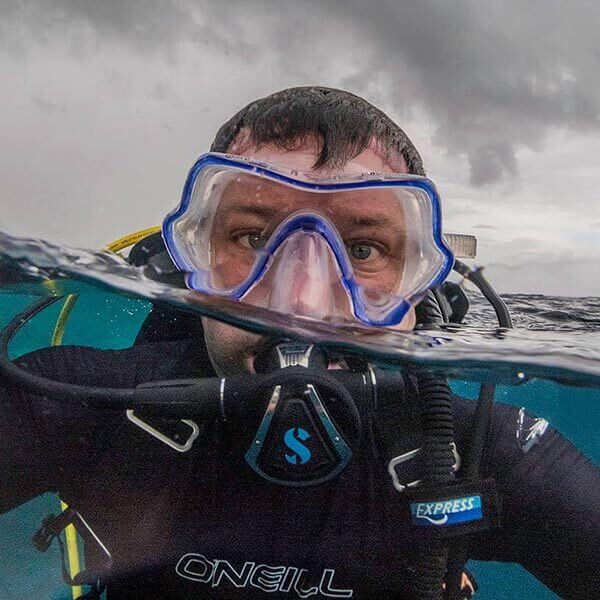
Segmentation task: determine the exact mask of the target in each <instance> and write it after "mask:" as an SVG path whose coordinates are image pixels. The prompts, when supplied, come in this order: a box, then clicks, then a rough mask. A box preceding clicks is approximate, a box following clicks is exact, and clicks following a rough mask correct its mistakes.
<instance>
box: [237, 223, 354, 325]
mask: <svg viewBox="0 0 600 600" xmlns="http://www.w3.org/2000/svg"><path fill="white" fill-rule="evenodd" d="M266 269H267V271H266V273H265V275H264V276H263V277H262V278H261V279H260V281H259V282H258V283H257V284H256V285H255V286H253V287H252V288H251V289H250V290H249V291H248V292H247V293H246V294H245V295H244V296H243V297H242V300H243V301H244V302H248V303H249V304H253V305H255V306H261V307H263V308H268V309H271V310H276V311H279V312H283V313H285V314H289V315H296V316H301V317H308V318H313V319H318V320H319V321H332V320H334V321H335V322H339V321H340V316H343V317H345V319H344V320H347V321H348V322H354V321H355V318H354V316H353V312H352V304H351V300H350V295H349V293H348V292H347V290H346V289H345V288H344V285H343V283H342V278H341V276H340V268H339V266H338V263H337V261H336V258H335V256H334V255H333V251H332V249H331V247H330V246H329V244H328V243H327V242H326V241H325V239H324V238H323V237H322V236H321V235H319V234H318V233H315V232H311V231H297V232H295V233H293V234H292V235H291V236H290V237H289V238H288V239H287V240H285V242H283V243H282V244H281V246H280V247H279V248H278V249H277V251H276V252H275V254H274V255H273V257H272V259H271V260H270V262H269V264H268V266H267V267H266Z"/></svg>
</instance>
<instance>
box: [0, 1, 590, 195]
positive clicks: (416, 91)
mask: <svg viewBox="0 0 600 600" xmlns="http://www.w3.org/2000/svg"><path fill="white" fill-rule="evenodd" d="M0 20H1V22H2V25H0V28H1V29H0V31H2V33H3V34H4V35H3V36H2V37H3V39H4V40H5V41H4V43H5V44H10V46H11V48H10V49H11V51H12V52H13V53H14V52H18V51H21V52H24V53H26V52H27V51H28V47H29V45H30V42H31V41H33V40H32V39H30V38H33V37H34V36H35V40H36V41H37V42H39V43H42V44H43V43H45V41H47V40H51V39H52V38H54V37H55V36H57V35H58V36H65V35H66V36H69V35H70V36H72V37H73V38H74V39H75V40H79V43H83V42H82V41H81V40H82V36H83V37H85V36H86V35H92V36H95V40H96V42H97V43H104V42H106V43H118V44H124V45H127V46H129V47H130V48H131V49H132V50H133V51H135V52H139V53H150V52H158V53H161V52H162V53H166V54H167V55H168V56H169V57H170V59H171V60H176V54H177V47H178V45H179V44H180V43H182V42H186V43H193V44H198V45H199V46H202V45H204V46H206V45H208V46H210V47H211V48H214V49H216V50H217V51H220V52H223V53H226V54H227V53H237V54H239V56H240V57H241V59H242V60H246V61H247V62H248V64H249V65H251V66H252V67H253V68H256V67H257V66H259V65H260V62H261V59H262V58H264V56H265V55H266V54H269V55H270V56H275V57H277V60H278V61H279V68H280V69H282V70H284V71H285V72H286V73H287V74H288V75H293V74H297V75H298V79H299V80H303V81H306V80H307V79H309V80H310V78H311V69H312V71H313V72H314V63H312V64H311V61H306V60H305V54H306V50H307V46H309V45H311V44H312V43H313V42H314V41H315V40H320V41H323V40H325V41H326V43H327V45H328V49H329V52H330V53H331V54H330V55H332V56H333V55H336V54H343V53H344V52H347V51H348V49H349V44H352V46H353V47H354V48H355V47H356V46H357V45H358V46H360V45H361V44H362V45H364V53H363V60H362V61H361V63H360V64H357V65H356V66H355V69H354V72H352V73H350V74H348V73H345V74H343V75H340V78H339V85H340V86H342V87H347V88H350V89H353V90H365V91H366V92H368V95H369V98H370V99H373V100H375V101H376V102H377V103H379V104H381V105H382V106H384V107H385V108H386V109H388V110H389V109H390V108H393V110H394V113H395V114H405V115H406V114H411V111H414V110H420V111H424V113H425V114H426V115H427V116H428V118H429V119H430V120H431V122H432V123H433V124H434V132H435V134H434V135H435V137H434V139H435V141H436V143H438V144H440V145H442V146H443V147H445V148H446V149H447V151H448V153H449V154H452V155H458V156H463V157H465V158H466V160H467V164H468V165H469V168H470V179H471V183H472V184H473V185H475V186H483V185H488V184H493V183H495V182H499V181H501V180H503V179H507V178H511V177H518V176H519V163H518V157H517V153H518V151H519V150H520V149H521V148H530V149H533V150H540V149H541V148H543V147H544V142H545V140H546V137H547V135H548V133H549V132H551V131H552V130H555V129H557V128H562V129H566V130H567V131H572V132H575V133H582V132H591V133H597V132H598V130H599V129H600V117H599V115H600V86H598V84H597V71H598V65H599V64H600V60H599V59H600V46H598V44H597V28H598V25H599V23H600V4H599V3H597V2H593V1H585V0H572V1H571V2H569V3H565V2H562V1H560V0H533V1H530V2H527V3H523V2H518V1H516V0H512V1H505V2H502V3H499V2H485V3H482V2H481V1H480V0H462V1H460V0H458V1H454V2H440V1H436V0H420V1H419V2H398V1H397V0H387V1H373V2H364V0H344V1H341V0H339V1H331V0H330V1H327V0H318V1H317V0H304V1H302V2H292V1H288V0H280V2H278V3H277V4H276V5H275V4H274V3H272V2H269V1H267V0H258V1H257V0H251V1H248V0H243V1H242V0H228V1H227V2H216V1H213V2H192V1H188V2H186V1H185V0H178V1H175V0H170V1H169V0H165V1H159V0H129V1H118V0H110V1H109V0H102V1H97V0H93V1H91V0H90V1H79V2H75V1H68V0H54V1H52V0H35V1H34V0H31V1H29V2H27V1H20V2H16V1H12V2H11V1H9V2H6V1H5V2H3V3H2V4H0ZM347 31H352V32H354V35H353V36H351V37H350V38H348V36H347V35H344V32H347ZM77 48H78V45H77V43H75V44H74V50H73V51H74V52H75V53H76V52H77V51H78V50H77ZM328 59H329V56H328V55H327V54H324V55H323V56H322V61H324V62H327V60H328ZM312 60H314V57H312ZM312 79H313V80H314V75H313V77H312ZM371 87H372V89H371ZM159 93H163V94H164V93H165V91H164V90H163V91H159Z"/></svg>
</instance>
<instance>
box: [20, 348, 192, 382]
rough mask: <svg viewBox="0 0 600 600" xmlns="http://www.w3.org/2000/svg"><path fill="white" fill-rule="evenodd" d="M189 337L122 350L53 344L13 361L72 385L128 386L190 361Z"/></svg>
mask: <svg viewBox="0 0 600 600" xmlns="http://www.w3.org/2000/svg"><path fill="white" fill-rule="evenodd" d="M190 346H191V341H190V340H178V341H170V342H148V343H144V344H136V345H133V346H130V347H127V348H121V349H100V348H93V347H90V346H68V345H66V346H52V347H46V348H41V349H39V350H35V351H33V352H30V353H28V354H24V355H23V356H20V357H19V358H18V359H17V360H16V361H15V362H16V364H17V365H18V366H19V367H20V368H22V369H25V370H27V371H28V372H30V373H33V374H35V375H39V376H41V377H49V378H52V379H54V380H58V381H62V382H64V383H72V384H75V385H98V386H106V387H131V386H134V385H136V384H137V383H139V382H141V381H150V380H153V379H163V378H168V377H170V376H171V374H176V371H177V370H178V368H181V367H183V366H185V365H186V364H187V363H188V362H189V361H190Z"/></svg>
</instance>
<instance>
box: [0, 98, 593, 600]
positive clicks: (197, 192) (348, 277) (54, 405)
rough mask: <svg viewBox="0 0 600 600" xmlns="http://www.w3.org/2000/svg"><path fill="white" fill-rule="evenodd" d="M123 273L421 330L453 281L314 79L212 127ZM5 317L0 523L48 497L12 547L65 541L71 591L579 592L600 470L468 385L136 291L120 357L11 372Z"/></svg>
mask: <svg viewBox="0 0 600 600" xmlns="http://www.w3.org/2000/svg"><path fill="white" fill-rule="evenodd" d="M129 260H130V262H131V263H132V264H134V265H138V266H140V267H141V268H144V269H145V271H146V273H147V274H148V275H149V276H152V277H155V278H158V279H161V280H166V281H170V282H172V283H173V284H174V285H185V286H187V287H188V288H190V289H192V290H197V291H199V292H202V293H204V294H208V295H212V296H216V297H222V298H229V299H234V300H239V301H241V302H243V303H246V304H247V305H248V304H249V305H254V306H258V307H263V308H266V309H271V310H275V311H278V312H280V313H283V314H286V315H289V316H290V319H295V318H304V319H310V320H312V321H314V322H327V323H330V324H344V325H352V324H356V325H357V326H360V327H363V328H368V327H372V326H378V327H387V328H390V329H397V330H405V331H407V330H412V329H413V328H415V327H419V326H421V325H428V324H435V323H439V322H442V321H443V317H444V315H445V314H447V313H448V310H447V308H448V307H447V306H442V304H444V302H443V301H442V299H441V296H440V293H439V290H440V289H441V286H442V284H443V283H444V281H445V279H446V278H447V276H448V274H449V273H450V271H451V269H452V268H453V266H454V267H456V265H457V264H459V266H460V263H458V261H455V259H454V257H453V254H452V252H451V250H450V248H449V246H448V245H447V242H446V240H445V238H444V236H443V235H442V229H441V208H440V201H439V197H438V193H437V191H436V188H435V186H434V185H433V183H432V182H431V181H430V180H429V179H427V178H426V177H425V172H424V169H423V165H422V161H421V158H420V156H419V153H418V152H417V150H416V148H415V147H414V145H413V144H412V143H411V141H410V140H409V139H408V137H407V136H406V134H405V133H404V132H403V131H402V130H401V129H400V128H399V127H398V126H397V125H396V124H395V123H394V122H393V121H391V120H390V119H389V117H387V116H386V115H385V114H384V113H383V112H381V111H380V110H378V109H377V108H375V107H374V106H372V105H371V104H369V103H368V102H366V101H365V100H363V99H362V98H359V97H357V96H355V95H353V94H350V93H347V92H344V91H340V90H335V89H330V88H324V87H302V88H293V89H288V90H283V91H281V92H277V93H275V94H272V95H271V96H268V97H266V98H262V99H259V100H256V101H254V102H252V103H250V104H249V105H248V106H246V107H245V108H243V109H242V110H240V111H239V112H238V113H237V114H236V115H235V116H234V117H233V118H232V119H231V120H229V121H228V122H227V123H225V124H224V125H223V126H222V127H221V128H220V130H219V131H218V133H217V135H216V138H215V140H214V142H213V144H212V147H211V149H210V152H209V153H207V154H204V155H202V156H201V157H200V158H199V159H198V161H197V162H196V163H195V164H194V165H193V167H192V169H191V170H190V172H189V175H188V178H187V181H186V183H185V186H184V190H183V195H182V199H181V202H180V204H179V205H178V207H177V208H176V209H175V210H174V211H173V212H171V213H170V214H169V215H168V216H167V217H166V219H165V221H164V224H163V227H162V233H161V234H155V235H152V236H150V237H148V238H146V239H144V240H142V241H141V242H139V243H138V244H137V245H136V246H135V247H134V248H133V249H132V251H131V252H130V255H129ZM46 305H47V301H46ZM41 308H43V303H42V304H41V305H40V306H39V307H38V309H40V310H41ZM36 310H37V309H36ZM240 310H243V308H240ZM34 312H35V311H34ZM32 314H33V313H32V312H31V311H30V312H29V313H28V315H26V316H28V317H30V316H31V315H32ZM25 320H26V319H25V318H24V317H23V316H21V317H20V318H18V319H16V321H15V322H14V323H11V324H10V325H9V326H8V327H7V331H6V332H5V333H4V334H3V337H2V343H1V348H0V350H1V354H2V356H1V357H0V362H1V364H0V367H1V369H0V373H1V375H0V376H1V377H2V379H0V383H1V384H2V386H3V387H1V388H0V401H1V409H0V440H1V446H0V449H1V452H0V465H1V472H2V473H3V480H2V487H1V492H0V510H2V511H8V510H11V509H12V508H14V507H16V506H18V505H20V504H22V503H24V502H26V501H28V500H29V499H31V498H34V497H35V496H37V495H39V494H41V493H44V492H47V491H53V492H58V493H59V495H60V497H61V499H62V500H63V501H64V502H65V503H66V505H67V508H65V510H64V511H63V512H62V513H60V514H58V515H51V516H49V517H48V518H47V519H46V520H45V521H44V523H43V524H42V526H41V527H40V529H39V530H38V531H37V533H36V534H35V536H34V543H35V545H36V546H37V547H38V548H39V549H41V550H44V549H47V548H48V546H49V545H50V544H51V543H53V542H54V543H56V542H60V540H61V534H62V532H63V531H64V529H65V527H66V526H67V525H69V524H73V525H74V526H75V527H76V529H77V531H78V533H79V534H80V535H81V536H82V538H83V539H84V541H85V568H84V570H83V571H82V572H81V573H79V574H77V575H76V576H71V574H70V573H69V572H68V569H67V568H66V566H64V565H63V572H64V577H65V580H67V581H68V582H69V583H70V584H72V585H84V586H86V587H85V592H84V594H85V595H84V596H82V597H85V598H99V597H100V595H101V594H102V593H106V594H107V598H108V599H109V600H115V599H121V598H130V597H136V596H140V597H143V598H146V599H150V598H263V597H264V598H267V597H272V598H312V597H314V598H378V599H384V598H410V599H419V598H423V599H438V598H439V599H441V598H452V599H458V598H471V597H472V596H473V595H474V594H475V590H476V584H475V582H474V580H473V578H472V577H471V576H470V575H469V573H468V572H467V571H466V570H465V564H466V562H467V560H468V559H478V560H493V561H504V562H514V563H519V564H521V565H522V566H524V567H525V568H526V569H527V570H528V571H530V572H531V573H532V574H533V575H535V576H536V577H537V578H538V579H539V580H541V581H542V582H543V583H545V584H546V585H547V586H548V587H550V588H551V589H552V590H554V591H555V592H556V593H557V594H559V595H560V596H561V597H564V598H593V597H598V593H599V590H600V579H599V578H598V568H597V567H598V556H599V554H600V545H599V540H600V474H599V470H598V469H597V468H596V467H595V466H594V465H593V464H592V463H591V462H590V461H588V460H587V459H586V458H585V457H583V456H582V455H581V454H580V453H579V451H578V450H577V449H576V448H575V447H574V446H573V445H572V444H571V443H570V442H569V441H567V440H566V439H565V438H564V437H562V436H561V434H560V433H558V432H557V431H556V430H555V429H553V428H552V427H551V426H550V425H549V424H548V423H547V422H546V421H545V420H543V419H539V418H536V417H534V416H532V415H530V414H528V413H527V412H525V411H523V410H519V409H518V408H516V407H513V406H508V405H503V404H494V405H493V406H492V404H491V400H492V399H493V388H492V387H491V386H490V385H487V384H484V385H482V388H481V394H480V399H479V401H477V402H473V401H469V400H466V399H463V398H460V397H457V396H455V395H453V394H452V393H451V392H450V390H449V388H448V385H447V382H446V381H445V380H444V379H442V378H441V377H440V376H439V375H436V374H434V373H430V372H428V371H427V370H426V369H424V368H420V367H418V366H417V365H414V364H413V365H406V366H405V367H403V368H398V369H396V370H391V369H389V368H388V369H385V370H384V369H378V368H375V367H374V366H373V365H372V364H369V363H368V362H367V361H366V360H365V359H364V358H363V357H361V356H360V355H357V354H352V353H350V352H348V351H346V350H345V349H344V348H342V347H340V348H337V349H336V350H335V351H333V350H331V349H330V348H328V349H327V350H325V349H323V348H321V347H319V345H318V344H311V343H308V342H302V341H300V340H297V339H289V338H288V339H277V338H273V337H272V336H269V335H266V334H261V333H256V332H248V331H245V330H242V329H240V328H237V327H235V326H234V325H233V324H231V323H224V322H221V321H218V320H215V319H213V318H209V317H206V316H203V317H202V318H201V320H200V319H198V318H197V317H195V316H193V315H191V314H189V313H185V312H182V311H180V310H178V309H175V308H173V307H172V306H170V307H169V306H166V305H161V304H160V303H158V302H157V303H156V304H154V306H153V309H152V312H151V313H150V315H149V316H148V318H147V320H146V322H145V323H144V325H143V327H142V329H141V331H140V333H139V335H138V338H137V340H136V343H135V344H134V345H133V346H132V347H131V348H128V349H124V350H98V349H94V348H88V347H80V346H57V347H51V348H44V349H42V350H38V351H35V352H32V353H30V354H27V355H25V356H22V357H20V358H19V359H18V360H16V361H15V362H10V361H8V359H7V358H6V348H7V345H8V342H9V341H10V338H11V336H12V335H14V333H15V332H16V331H17V330H18V328H19V327H20V325H21V324H22V323H23V322H24V321H25ZM55 540H56V542H55ZM23 543H27V540H23Z"/></svg>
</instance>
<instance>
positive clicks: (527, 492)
mask: <svg viewBox="0 0 600 600" xmlns="http://www.w3.org/2000/svg"><path fill="white" fill-rule="evenodd" d="M454 405H455V419H456V421H455V426H456V429H457V439H459V440H460V439H461V438H462V439H463V440H465V439H467V438H468V428H469V424H470V423H471V419H472V415H473V410H474V405H475V403H474V402H471V401H468V400H464V399H460V398H455V399H454ZM482 475H483V476H484V477H494V479H496V481H497V483H498V487H499V491H500V493H501V496H502V503H503V524H502V527H501V528H500V529H497V530H495V531H492V532H490V534H488V535H485V536H480V537H479V538H478V539H477V540H476V541H475V545H474V547H473V553H474V556H473V558H479V559H482V560H497V561H504V562H518V563H520V564H521V565H523V566H524V567H525V568H526V569H527V570H528V571H530V572H531V573H532V574H533V575H535V576H536V577H537V578H538V579H539V580H540V581H542V582H544V583H545V584H546V585H548V586H549V587H550V588H551V589H553V590H554V591H555V592H557V593H558V594H560V595H561V597H564V598H591V597H594V596H595V594H596V593H597V592H598V589H600V578H599V575H598V570H597V562H598V555H599V554H600V469H598V467H597V466H595V465H594V464H592V462H591V461H589V460H588V459H587V458H586V457H585V456H583V455H582V454H581V452H579V450H577V448H575V446H574V445H573V444H572V443H571V442H569V441H568V440H567V439H565V438H564V436H562V435H561V434H560V433H559V432H558V431H557V430H556V429H555V428H553V427H552V426H551V425H549V424H548V422H547V421H545V420H544V419H542V418H539V417H536V416H535V415H532V414H530V413H528V412H527V411H525V410H523V409H521V408H519V407H515V406H510V405H507V404H496V405H495V406H494V411H493V416H492V421H491V426H490V431H489V432H488V438H487V444H486V449H485V455H484V459H483V463H482Z"/></svg>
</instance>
